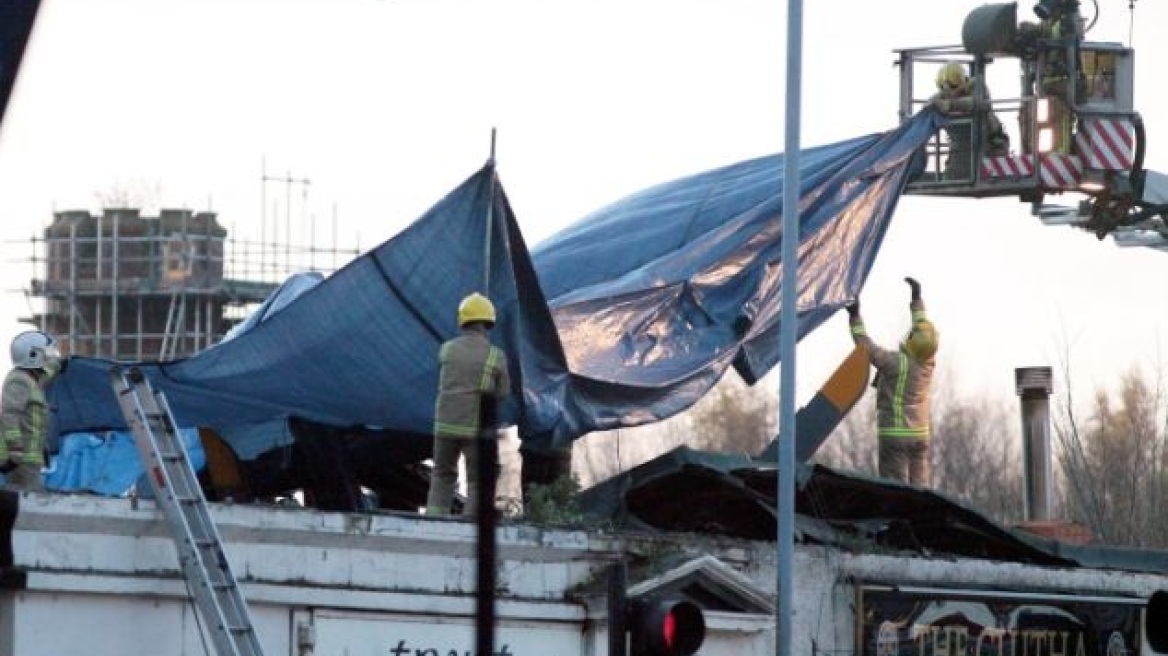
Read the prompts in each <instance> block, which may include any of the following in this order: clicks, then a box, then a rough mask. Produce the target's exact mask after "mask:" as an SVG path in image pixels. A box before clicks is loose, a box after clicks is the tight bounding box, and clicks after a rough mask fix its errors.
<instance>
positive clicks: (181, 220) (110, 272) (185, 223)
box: [25, 209, 358, 362]
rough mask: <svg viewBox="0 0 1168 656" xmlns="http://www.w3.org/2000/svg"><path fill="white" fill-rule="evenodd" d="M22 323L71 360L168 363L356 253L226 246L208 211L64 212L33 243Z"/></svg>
mask: <svg viewBox="0 0 1168 656" xmlns="http://www.w3.org/2000/svg"><path fill="white" fill-rule="evenodd" d="M32 242H33V257H32V264H33V267H34V270H35V271H36V273H34V276H35V277H34V278H33V280H32V287H31V289H28V290H25V291H26V293H27V294H28V295H29V296H31V297H33V298H39V299H42V300H43V309H42V310H40V311H36V310H34V311H33V316H32V317H31V318H29V319H28V321H30V322H31V323H34V324H35V325H37V326H39V327H40V328H41V329H42V330H45V331H46V332H49V333H51V334H53V335H54V336H56V337H57V338H58V340H59V342H60V343H61V345H62V349H63V350H64V351H65V352H66V353H68V354H70V355H85V356H91V357H100V358H106V359H110V360H117V361H121V362H127V361H136V362H141V361H153V360H159V361H161V360H174V359H179V358H183V357H187V356H190V355H193V354H195V353H197V352H199V351H201V350H203V349H205V348H208V347H210V346H212V345H214V344H215V343H217V342H218V341H219V340H221V339H222V338H223V336H224V335H225V334H226V333H227V331H228V330H230V329H231V327H232V326H234V325H235V324H236V323H238V322H239V321H241V320H242V319H243V318H244V317H245V316H246V315H247V313H248V311H249V310H250V308H252V307H254V306H255V305H256V304H258V303H260V302H262V301H263V300H264V299H266V298H267V297H268V296H269V295H270V294H271V293H272V292H273V291H274V290H275V289H276V288H277V287H278V286H279V284H280V283H281V282H282V281H283V280H284V279H285V278H287V276H288V275H290V274H291V273H293V272H295V271H305V270H309V269H311V270H315V271H320V272H321V273H324V274H326V275H327V274H329V273H331V272H332V271H334V270H336V268H337V267H338V266H339V265H343V264H344V263H345V262H346V261H348V260H349V259H352V257H354V256H356V255H357V253H358V250H357V249H347V250H346V249H339V248H337V247H336V246H335V245H334V246H333V247H332V248H325V247H318V246H316V245H311V246H308V247H298V248H292V247H291V246H290V245H289V244H280V243H263V242H247V241H233V240H231V239H229V238H228V234H227V230H226V229H225V228H223V227H222V226H221V225H220V224H219V222H218V219H217V217H216V215H215V213H213V212H195V211H192V210H185V209H163V210H160V211H159V213H158V216H143V215H141V213H140V211H139V210H137V209H105V210H103V211H102V212H101V213H100V214H91V213H90V212H89V211H85V210H80V211H65V212H57V213H56V214H55V215H54V219H53V222H52V224H51V225H50V226H49V227H48V228H46V229H45V231H44V236H43V238H33V240H32Z"/></svg>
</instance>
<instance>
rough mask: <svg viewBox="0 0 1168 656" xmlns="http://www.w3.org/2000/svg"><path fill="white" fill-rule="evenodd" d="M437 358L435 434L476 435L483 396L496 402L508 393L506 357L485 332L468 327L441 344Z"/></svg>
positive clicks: (509, 386)
mask: <svg viewBox="0 0 1168 656" xmlns="http://www.w3.org/2000/svg"><path fill="white" fill-rule="evenodd" d="M438 361H439V363H440V365H441V371H440V373H439V375H438V378H439V381H438V400H437V402H436V404H435V408H434V435H435V437H463V438H473V437H478V436H479V430H480V426H479V421H480V417H481V411H482V402H483V400H484V397H490V398H492V399H493V400H494V401H496V402H498V401H500V400H502V399H503V398H504V397H506V396H507V395H508V393H509V392H510V389H511V378H510V376H509V375H508V373H507V358H506V356H504V355H503V351H502V350H500V349H498V348H496V347H495V346H492V345H491V343H490V342H489V341H487V336H486V335H485V334H483V333H481V332H478V331H473V330H470V331H466V332H464V333H462V334H461V335H459V336H458V337H455V338H454V339H451V340H449V341H447V342H445V343H444V344H442V348H441V349H440V350H439V352H438ZM489 428H493V427H489Z"/></svg>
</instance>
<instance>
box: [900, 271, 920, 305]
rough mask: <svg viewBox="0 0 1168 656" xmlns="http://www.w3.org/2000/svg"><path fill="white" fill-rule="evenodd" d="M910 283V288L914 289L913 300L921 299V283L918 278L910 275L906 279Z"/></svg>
mask: <svg viewBox="0 0 1168 656" xmlns="http://www.w3.org/2000/svg"><path fill="white" fill-rule="evenodd" d="M904 281H905V282H907V283H908V288H909V289H910V290H912V300H914V301H919V300H921V283H919V282H917V279H916V278H912V277H908V278H905V279H904Z"/></svg>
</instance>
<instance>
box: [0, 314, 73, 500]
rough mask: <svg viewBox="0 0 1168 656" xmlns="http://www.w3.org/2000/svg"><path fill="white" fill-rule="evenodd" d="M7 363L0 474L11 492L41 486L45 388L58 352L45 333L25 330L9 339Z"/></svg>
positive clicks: (0, 401) (0, 407) (0, 413)
mask: <svg viewBox="0 0 1168 656" xmlns="http://www.w3.org/2000/svg"><path fill="white" fill-rule="evenodd" d="M11 351H12V365H13V368H12V370H11V371H9V372H8V376H7V377H6V378H5V379H4V389H3V396H2V398H0V430H3V433H4V434H3V439H2V440H0V472H3V473H4V475H5V481H6V486H7V487H8V488H9V489H15V490H34V491H35V490H43V489H44V483H43V482H42V479H41V468H43V467H44V464H45V455H44V453H45V440H46V438H47V434H48V426H49V404H48V402H47V401H46V400H45V387H47V386H48V384H49V381H51V380H52V379H53V377H54V376H56V375H57V373H58V372H60V370H61V366H62V362H63V360H62V359H61V353H60V352H59V351H58V350H57V342H56V340H54V339H53V337H52V336H50V335H49V334H48V333H44V332H41V331H39V330H27V331H25V332H22V333H20V334H19V335H17V336H16V337H15V338H13V340H12V346H11Z"/></svg>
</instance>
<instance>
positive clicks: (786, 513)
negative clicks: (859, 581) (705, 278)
mask: <svg viewBox="0 0 1168 656" xmlns="http://www.w3.org/2000/svg"><path fill="white" fill-rule="evenodd" d="M802 59H803V2H802V0H788V2H787V107H786V123H787V124H786V131H785V134H784V137H785V141H786V144H785V146H784V151H783V152H784V163H783V234H782V240H783V241H782V274H783V287H782V295H781V296H782V300H781V303H782V307H781V308H780V312H779V314H780V317H779V332H780V341H779V350H780V356H779V357H780V358H781V360H780V363H779V364H780V374H779V378H780V381H779V448H778V455H777V458H778V463H777V464H778V488H779V489H778V495H777V497H778V508H777V513H776V514H777V516H778V523H777V530H776V533H777V535H776V542H777V544H778V554H777V557H776V569H777V570H778V581H777V586H778V601H779V604H778V616H777V617H776V622H775V653H776V654H777V655H778V656H791V645H792V640H791V626H792V619H793V615H794V608H793V607H792V606H793V601H794V591H793V590H792V587H793V583H792V579H793V576H792V571H793V569H794V543H795V337H796V326H795V322H796V321H797V319H798V315H797V313H796V307H795V303H796V302H797V293H796V292H797V287H798V281H799V262H798V246H799V184H800V182H799V118H800V117H799V108H800V102H801V98H800V93H801V87H800V82H801V78H802V74H803V71H802V68H803V61H802Z"/></svg>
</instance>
